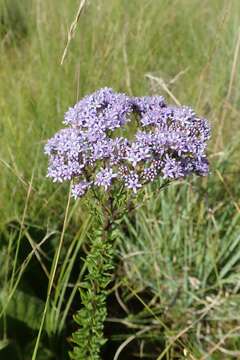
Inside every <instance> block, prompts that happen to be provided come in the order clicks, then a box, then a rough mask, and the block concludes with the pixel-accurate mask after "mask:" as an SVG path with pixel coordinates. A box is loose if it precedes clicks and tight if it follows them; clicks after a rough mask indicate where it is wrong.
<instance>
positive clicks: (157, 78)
mask: <svg viewBox="0 0 240 360" xmlns="http://www.w3.org/2000/svg"><path fill="white" fill-rule="evenodd" d="M145 76H146V78H148V79H150V80H151V81H155V82H157V84H158V85H159V86H160V87H161V88H162V89H163V90H164V91H165V92H166V93H167V94H168V95H169V96H170V98H171V99H172V100H173V101H174V102H175V104H176V105H178V106H181V103H180V101H179V100H178V99H177V98H176V96H174V95H173V93H172V92H171V91H170V90H169V88H168V87H167V85H166V83H165V81H164V80H163V79H161V78H159V77H156V76H153V75H151V74H146V75H145Z"/></svg>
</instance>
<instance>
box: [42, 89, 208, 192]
mask: <svg viewBox="0 0 240 360" xmlns="http://www.w3.org/2000/svg"><path fill="white" fill-rule="evenodd" d="M131 122H135V123H136V122H137V131H136V133H135V134H134V138H133V139H132V140H129V139H128V138H127V136H124V133H126V125H127V124H128V123H129V125H128V127H129V126H130V129H131ZM64 123H65V124H67V125H68V127H66V128H64V129H62V130H60V131H59V132H57V133H56V134H55V136H54V137H53V138H51V139H50V140H49V141H48V143H47V144H46V146H45V152H46V154H48V155H49V167H48V176H49V177H51V178H52V179H53V181H60V182H62V181H65V180H73V182H74V185H73V188H72V194H73V196H74V197H75V198H77V197H81V196H83V195H84V194H85V193H86V192H87V190H88V189H90V188H92V187H96V188H97V187H101V188H102V189H104V190H108V189H109V188H110V187H111V186H115V185H117V184H121V185H123V186H125V188H126V189H129V190H131V191H133V192H134V193H135V192H137V190H139V189H140V188H141V187H142V186H143V185H144V184H146V183H149V182H152V181H154V180H155V179H156V178H158V177H163V178H165V179H178V178H182V177H185V176H186V175H189V174H192V173H196V174H198V175H206V174H207V173H208V162H207V159H206V155H205V148H206V143H207V140H208V139H209V135H210V129H209V125H208V122H207V121H206V120H205V119H202V118H199V117H198V116H197V115H196V114H195V112H194V111H193V110H192V109H190V108H188V107H185V106H182V107H174V106H167V104H166V103H165V101H164V99H163V98H162V97H161V96H146V97H129V96H127V95H125V94H119V93H115V92H114V91H113V90H112V89H109V88H103V89H100V90H98V91H96V92H95V93H93V94H91V95H89V96H86V97H84V98H83V99H82V100H81V101H79V102H78V103H77V104H76V105H75V106H74V107H72V108H70V109H69V110H68V111H67V113H66V114H65V120H64ZM126 135H128V132H127V134H126Z"/></svg>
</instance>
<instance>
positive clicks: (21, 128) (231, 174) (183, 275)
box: [0, 0, 240, 360]
mask: <svg viewBox="0 0 240 360" xmlns="http://www.w3.org/2000/svg"><path fill="white" fill-rule="evenodd" d="M77 8H78V3H77V2H76V1H73V0H64V1H63V0H58V1H56V0H52V1H40V0H24V1H17V0H1V1H0V36H1V43H0V52H1V53H0V109H1V121H0V130H1V140H0V141H1V147H0V149H1V150H0V169H1V176H0V183H1V192H0V239H1V241H0V264H1V266H0V279H1V282H0V284H1V288H0V300H1V311H0V315H1V319H0V326H1V328H0V332H1V340H0V359H24V360H25V359H31V358H32V353H33V350H34V348H35V349H36V339H37V336H38V334H39V327H40V324H41V321H42V319H43V313H44V308H45V311H46V314H45V315H46V316H45V321H44V323H43V331H42V333H41V337H39V339H40V341H39V343H38V344H37V350H38V351H37V359H44V360H47V359H67V358H68V351H69V349H70V348H71V345H70V341H69V338H70V336H71V333H72V332H73V331H74V324H73V321H72V315H73V314H74V312H75V311H76V309H78V308H79V306H80V298H79V294H78V288H79V286H81V279H82V275H83V273H84V262H83V260H82V259H83V258H84V256H85V253H86V251H87V232H88V231H91V228H92V227H94V221H93V219H91V218H90V216H89V215H88V214H87V213H86V209H85V207H84V201H77V202H74V201H72V200H71V201H70V204H69V206H68V207H67V204H68V191H69V189H68V185H60V186H59V185H53V184H51V182H50V181H49V180H48V179H46V177H45V174H46V167H47V159H46V158H45V156H44V155H43V145H44V143H45V141H46V140H47V139H48V138H49V137H50V136H52V135H53V133H54V132H55V131H56V130H58V129H59V128H60V127H61V126H62V124H61V121H62V119H63V115H64V112H65V111H66V110H67V108H68V107H69V106H70V105H72V104H74V103H75V102H76V101H77V100H78V99H80V98H81V97H82V96H83V95H85V94H87V93H90V92H92V91H94V90H95V89H97V88H99V87H103V86H109V87H113V88H114V89H115V90H116V91H123V92H127V93H129V94H134V95H145V94H161V95H164V96H165V97H166V99H167V100H168V101H169V102H172V103H174V102H175V103H181V104H187V105H190V106H192V107H193V108H194V109H196V111H197V113H199V114H201V115H202V116H206V117H207V118H208V119H209V120H210V122H211V126H212V133H213V136H212V139H211V143H210V148H209V154H210V156H209V158H210V163H211V173H210V175H209V177H208V178H206V179H196V178H191V179H190V178H189V179H187V180H186V181H184V182H179V183H176V184H175V185H173V186H171V187H169V188H168V189H167V190H165V191H164V192H161V193H158V191H157V184H156V185H154V186H153V187H149V188H148V189H147V190H146V195H145V201H144V203H143V204H141V206H140V207H139V208H138V210H137V212H136V214H135V215H132V214H130V215H128V216H126V218H125V222H124V226H122V230H121V233H122V237H121V239H120V240H121V241H119V243H118V244H117V247H116V253H117V256H118V260H119V261H118V264H119V265H118V270H117V273H116V275H115V279H114V286H113V290H112V294H111V296H110V299H109V318H108V320H107V323H106V333H107V336H108V337H109V339H110V340H109V342H108V344H107V345H106V346H105V349H104V353H103V358H104V359H114V360H117V359H123V358H124V359H127V358H129V359H134V358H139V359H140V358H142V359H148V358H150V359H159V360H160V359H184V358H187V359H231V358H237V359H238V358H240V338H239V336H240V318H239V310H240V295H239V289H240V275H239V266H240V204H239V196H240V185H239V176H240V171H239V154H240V153H239V140H238V139H239V134H240V130H239V100H240V91H239V89H240V87H239V85H240V78H239V70H240V69H239V46H240V3H239V1H238V0H230V1H224V0H211V1H206V0H202V1H200V0H194V1H191V0H171V1H169V0H161V1H154V0H151V1H150V0H138V1H137V0H132V1H125V0H111V1H109V0H97V1H89V2H88V3H87V6H86V7H85V8H84V11H83V13H82V14H81V17H80V19H79V22H78V25H77V29H76V33H75V35H74V37H73V39H72V40H71V41H70V43H69V47H68V51H67V54H66V57H65V59H64V62H63V64H62V65H60V62H61V57H62V54H63V51H64V48H65V46H66V42H67V33H68V30H69V27H70V24H71V23H72V21H73V19H74V17H75V15H76V12H77ZM66 209H67V211H66ZM63 224H65V225H64V227H63ZM60 241H61V247H59V246H60V245H59V244H60ZM58 255H59V257H58ZM56 259H57V260H58V261H57V262H56ZM53 263H55V264H56V267H55V270H56V271H54V277H53V270H54V267H53V266H52V264H53ZM49 283H52V286H51V289H50V290H51V291H49V285H48V284H49ZM47 292H48V294H49V299H48V303H47V306H46V298H47Z"/></svg>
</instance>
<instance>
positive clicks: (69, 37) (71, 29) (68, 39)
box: [61, 0, 87, 65]
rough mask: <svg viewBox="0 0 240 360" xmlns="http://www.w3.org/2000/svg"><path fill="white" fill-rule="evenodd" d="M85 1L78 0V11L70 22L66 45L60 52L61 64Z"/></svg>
mask: <svg viewBox="0 0 240 360" xmlns="http://www.w3.org/2000/svg"><path fill="white" fill-rule="evenodd" d="M86 2H87V0H81V1H80V4H79V7H78V11H77V14H76V16H75V19H74V21H73V22H72V24H71V26H70V29H69V31H68V38H67V45H66V46H65V49H64V51H63V54H62V59H61V65H62V64H63V62H64V60H65V57H66V55H67V51H68V47H69V44H70V42H71V40H72V39H73V37H74V34H75V31H76V28H77V24H78V22H79V19H80V16H81V14H82V12H83V9H84V7H85V5H86Z"/></svg>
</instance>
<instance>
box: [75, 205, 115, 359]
mask: <svg viewBox="0 0 240 360" xmlns="http://www.w3.org/2000/svg"><path fill="white" fill-rule="evenodd" d="M108 209H109V211H104V222H103V224H102V229H101V230H100V231H99V230H98V231H95V233H94V234H93V237H92V239H91V249H90V252H89V253H88V255H87V258H86V265H87V271H88V273H87V275H86V276H85V281H84V284H83V288H82V289H81V290H80V294H81V300H82V305H83V307H82V308H81V309H80V310H79V311H78V312H77V314H76V315H75V316H74V321H75V322H76V323H77V324H78V325H79V326H80V328H79V329H78V330H77V331H76V332H75V333H74V334H73V335H72V341H73V342H74V343H75V344H76V346H75V347H74V349H73V351H72V352H71V353H70V356H71V358H72V359H74V360H99V359H101V357H100V351H101V346H102V345H103V344H104V343H105V342H106V340H105V339H104V333H103V330H104V321H105V319H106V316H107V306H106V299H107V286H108V284H109V282H110V281H111V279H112V270H113V268H114V265H113V262H114V261H113V260H114V259H113V258H114V256H113V255H114V253H113V242H114V240H115V237H116V232H115V219H114V209H113V203H112V200H111V198H110V199H109V208H108Z"/></svg>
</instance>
